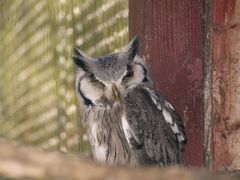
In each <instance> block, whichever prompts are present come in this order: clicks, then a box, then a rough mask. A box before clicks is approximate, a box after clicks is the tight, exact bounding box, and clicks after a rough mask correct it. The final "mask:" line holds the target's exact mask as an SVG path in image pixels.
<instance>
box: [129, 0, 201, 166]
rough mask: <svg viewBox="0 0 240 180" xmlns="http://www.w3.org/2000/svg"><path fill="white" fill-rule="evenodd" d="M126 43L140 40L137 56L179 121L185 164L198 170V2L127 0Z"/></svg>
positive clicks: (199, 149)
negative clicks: (182, 126)
mask: <svg viewBox="0 0 240 180" xmlns="http://www.w3.org/2000/svg"><path fill="white" fill-rule="evenodd" d="M129 11H130V13H129V23H130V24H129V32H130V38H131V37H132V36H134V35H139V36H140V38H141V42H142V46H141V53H142V54H143V55H144V56H145V58H146V59H147V62H148V64H149V65H150V69H151V73H152V77H153V80H154V82H155V83H156V87H157V88H158V89H159V90H160V91H161V92H162V93H163V94H164V95H166V96H167V98H168V99H169V100H170V101H171V102H172V103H173V104H174V105H175V106H176V109H177V110H178V111H179V113H180V115H181V117H182V118H183V120H184V123H185V127H186V130H187V137H188V144H187V146H186V153H185V159H186V162H187V164H188V165H191V166H202V165H203V125H204V123H203V93H202V92H203V87H202V82H203V74H202V72H203V63H202V62H203V61H202V50H201V33H202V32H201V29H202V28H201V1H198V0H191V1H189V0H181V1H176V0H130V1H129Z"/></svg>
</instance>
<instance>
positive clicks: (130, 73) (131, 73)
mask: <svg viewBox="0 0 240 180" xmlns="http://www.w3.org/2000/svg"><path fill="white" fill-rule="evenodd" d="M133 76H134V72H133V71H132V70H131V71H128V73H127V74H126V75H125V77H133Z"/></svg>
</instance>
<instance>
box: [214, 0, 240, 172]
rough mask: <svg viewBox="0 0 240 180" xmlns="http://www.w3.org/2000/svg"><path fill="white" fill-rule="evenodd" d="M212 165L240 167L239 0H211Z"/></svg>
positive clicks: (221, 168)
mask: <svg viewBox="0 0 240 180" xmlns="http://www.w3.org/2000/svg"><path fill="white" fill-rule="evenodd" d="M212 38H213V44H212V47H213V53H212V54H213V59H212V63H213V64H212V102H213V103H212V106H213V107H212V109H213V117H212V118H213V167H214V169H216V170H226V169H227V170H233V169H240V140H239V137H240V118H239V114H240V95H239V92H240V71H239V69H240V1H239V0H238V1H236V0H214V1H213V37H212Z"/></svg>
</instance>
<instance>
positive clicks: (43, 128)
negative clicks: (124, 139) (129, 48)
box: [0, 0, 128, 155]
mask: <svg viewBox="0 0 240 180" xmlns="http://www.w3.org/2000/svg"><path fill="white" fill-rule="evenodd" d="M127 41H128V0H97V1H96V0H71V1H67V0H59V1H56V0H48V1H39V0H28V1H25V0H0V42H1V43H0V55H1V56H0V136H4V137H7V138H9V139H12V140H14V141H16V142H17V143H21V144H27V145H33V146H36V147H39V148H41V149H51V150H60V151H63V152H75V153H81V154H83V155H89V152H90V151H89V146H88V143H87V140H86V135H85V132H84V129H83V128H82V126H81V123H80V119H79V107H78V104H77V100H76V96H75V83H74V81H75V67H74V64H73V63H72V57H71V56H72V49H73V47H74V46H77V47H79V48H80V49H81V50H82V51H84V52H85V53H87V54H89V55H92V56H98V55H103V54H106V53H109V52H115V51H119V50H120V49H121V48H122V47H123V45H125V44H126V43H127Z"/></svg>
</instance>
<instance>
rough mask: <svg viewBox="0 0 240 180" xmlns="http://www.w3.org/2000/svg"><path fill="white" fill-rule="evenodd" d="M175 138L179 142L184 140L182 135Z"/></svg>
mask: <svg viewBox="0 0 240 180" xmlns="http://www.w3.org/2000/svg"><path fill="white" fill-rule="evenodd" d="M177 137H178V141H179V142H183V141H184V140H185V138H184V137H183V135H182V134H179V135H178V136H177Z"/></svg>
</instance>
